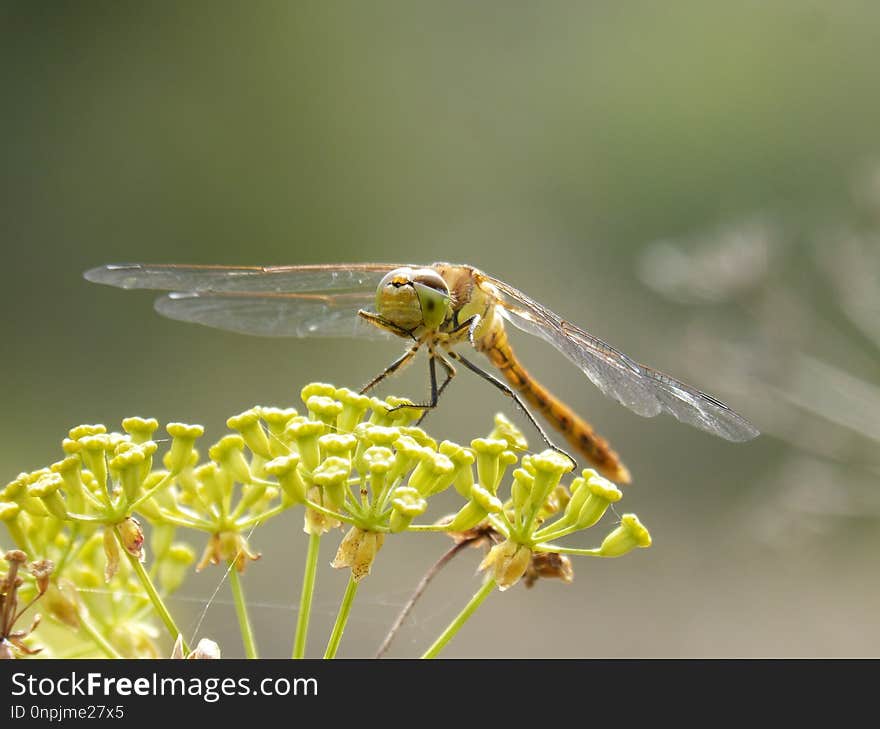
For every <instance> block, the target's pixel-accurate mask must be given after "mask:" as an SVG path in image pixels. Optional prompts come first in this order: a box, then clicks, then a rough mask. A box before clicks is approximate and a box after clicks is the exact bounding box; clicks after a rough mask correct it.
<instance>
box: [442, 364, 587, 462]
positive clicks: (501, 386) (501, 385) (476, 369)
mask: <svg viewBox="0 0 880 729" xmlns="http://www.w3.org/2000/svg"><path fill="white" fill-rule="evenodd" d="M448 354H449V356H450V357H452V359H454V360H456V361H457V362H461V363H462V364H463V365H464V366H465V367H467V368H468V369H469V370H470V371H471V372H475V373H476V374H478V375H479V376H480V377H482V378H483V379H484V380H487V381H488V382H491V383H492V384H493V385H495V387H497V388H498V389H499V390H501V392H503V393H504V394H505V395H507V396H508V397H509V398H511V399H513V401H514V402H515V403H516V405H517V407H518V408H519V409H520V410H522V411H523V413H525V416H526V417H527V418H528V420H529V422H530V423H531V424H532V425H533V426H535V430H537V431H538V433H540V434H541V439H542V440H543V441H544V443H545V444H546V445H547V447H548V448H551V449H552V450H554V451H556V452H557V453H560V454H562V455H563V456H565V457H566V458H568V460H570V461H571V462H572V463H573V464H574V465H575V468H577V461H576V460H575V459H574V458H572V456H571V454H570V453H569V452H568V451H565V450H563V449H562V448H560V447H559V446H558V445H556V444H555V443H554V442H553V441H552V440H550V437H549V436H548V435H547V433H546V432H545V431H544V429H543V428H542V427H541V425H540V423H538V421H537V420H535V418H534V416H533V415H532V413H531V412H530V411H529V409H528V408H527V407H526V404H525V403H524V402H523V401H522V400H521V399H520V396H519V395H517V394H516V391H515V390H513V389H512V388H510V387H508V386H507V385H506V384H504V383H503V382H502V381H501V380H499V379H498V378H497V377H495V376H494V375H491V374H489V373H488V372H486V370H484V369H483V368H481V367H479V366H477V365H475V364H474V363H473V362H471V361H470V360H468V359H465V358H464V357H462V356H461V355H460V354H459V353H458V352H456V351H454V350H451V349H450V350H449V351H448Z"/></svg>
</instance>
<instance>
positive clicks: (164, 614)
mask: <svg viewBox="0 0 880 729" xmlns="http://www.w3.org/2000/svg"><path fill="white" fill-rule="evenodd" d="M113 533H114V534H116V540H117V541H118V542H119V545H120V546H121V547H122V551H123V552H124V553H125V556H126V557H128V563H129V564H130V565H131V568H132V569H133V570H134V573H135V574H136V575H137V576H138V579H139V580H140V581H141V584H142V585H143V587H144V590H146V592H147V595H148V596H149V598H150V602H152V603H153V607H154V608H155V609H156V612H157V613H158V614H159V617H160V618H161V619H162V622H163V623H165V628H166V629H167V630H168V634H169V635H170V636H171V639H172V640H177V636H178V635H182V633H181V632H180V629H179V628H178V627H177V625H176V624H175V622H174V618H172V617H171V613H169V612H168V608H166V607H165V603H164V602H162V598H161V596H160V595H159V592H158V591H157V590H156V586H155V585H154V584H153V581H152V580H151V579H150V576H149V575H148V574H147V571H146V570H145V569H144V566H143V565H142V564H141V562H140V560H139V559H138V558H137V557H135V556H134V555H133V554H130V553H129V552H128V551H127V550H126V549H125V545H123V544H122V537H121V536H120V535H119V532H118V531H117V530H116V529H114V530H113ZM183 652H184V653H189V646H187V644H186V641H184V643H183Z"/></svg>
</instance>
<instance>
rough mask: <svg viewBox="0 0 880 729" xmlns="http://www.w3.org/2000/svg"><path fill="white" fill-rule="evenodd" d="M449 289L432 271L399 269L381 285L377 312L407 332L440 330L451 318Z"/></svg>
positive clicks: (377, 298) (439, 276) (389, 273)
mask: <svg viewBox="0 0 880 729" xmlns="http://www.w3.org/2000/svg"><path fill="white" fill-rule="evenodd" d="M449 310H450V296H449V287H448V286H447V285H446V281H444V280H443V277H442V276H441V275H440V274H439V273H437V272H436V271H434V270H433V269H431V268H396V269H394V270H393V271H389V272H388V273H387V274H386V275H385V276H384V277H383V279H382V280H381V281H380V282H379V287H378V289H377V290H376V311H377V312H378V313H379V315H380V316H382V317H383V318H384V319H387V320H388V321H389V322H391V323H392V324H394V325H395V326H397V327H400V328H401V329H405V330H406V331H412V330H414V329H417V328H418V327H421V326H423V327H425V328H426V329H437V328H439V327H440V326H441V325H442V324H443V322H444V321H446V319H447V317H448V316H449Z"/></svg>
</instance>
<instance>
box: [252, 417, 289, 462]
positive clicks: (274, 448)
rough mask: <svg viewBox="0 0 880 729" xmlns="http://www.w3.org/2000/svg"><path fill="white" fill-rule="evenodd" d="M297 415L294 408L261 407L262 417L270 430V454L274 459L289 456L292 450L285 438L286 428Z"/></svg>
mask: <svg viewBox="0 0 880 729" xmlns="http://www.w3.org/2000/svg"><path fill="white" fill-rule="evenodd" d="M296 415H297V412H296V410H294V409H293V408H272V407H261V408H260V417H262V418H263V422H264V423H265V424H266V427H267V428H268V429H269V453H270V455H271V456H272V458H277V457H278V456H284V455H287V454H288V453H289V452H290V449H289V448H288V447H287V440H286V439H285V437H284V428H285V427H286V426H287V424H288V423H289V422H290V421H291V420H293V419H294V418H295V417H296Z"/></svg>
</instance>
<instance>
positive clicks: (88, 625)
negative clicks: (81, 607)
mask: <svg viewBox="0 0 880 729" xmlns="http://www.w3.org/2000/svg"><path fill="white" fill-rule="evenodd" d="M79 624H80V627H81V628H82V629H83V631H85V633H86V635H88V636H89V638H91V639H92V640H93V641H94V642H95V645H96V646H98V648H100V649H101V650H102V651H103V652H104V655H106V656H107V658H122V655H120V653H119V651H117V650H116V649H115V648H114V647H113V646H112V645H111V644H110V641H108V640H107V639H106V638H105V637H104V636H103V635H102V634H101V631H100V630H98V629H97V628H96V627H95V626H94V625H92V621H91V620H90V619H89V618H88V616H86V615H83V614H82V613H80V616H79Z"/></svg>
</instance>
